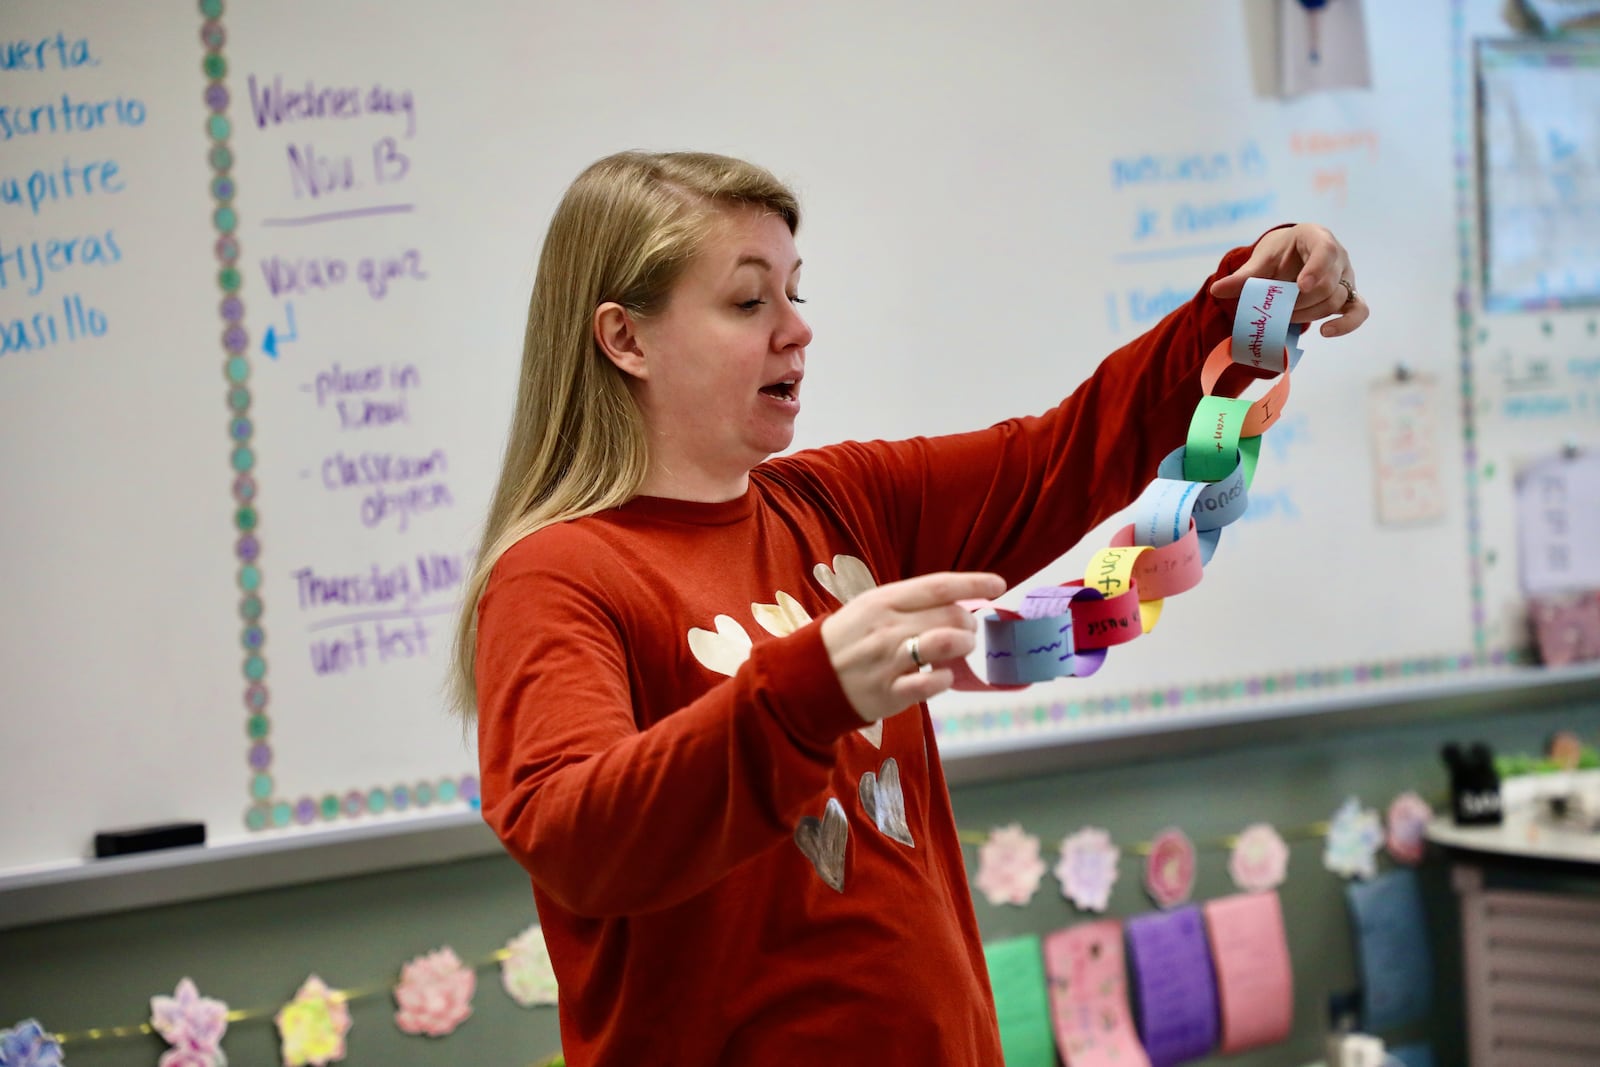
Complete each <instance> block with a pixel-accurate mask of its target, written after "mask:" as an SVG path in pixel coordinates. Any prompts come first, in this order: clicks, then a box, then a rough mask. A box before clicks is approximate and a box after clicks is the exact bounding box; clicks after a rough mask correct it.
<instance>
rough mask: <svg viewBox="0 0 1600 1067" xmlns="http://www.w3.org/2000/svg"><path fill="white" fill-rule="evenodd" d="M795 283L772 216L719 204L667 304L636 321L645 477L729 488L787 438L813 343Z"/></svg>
mask: <svg viewBox="0 0 1600 1067" xmlns="http://www.w3.org/2000/svg"><path fill="white" fill-rule="evenodd" d="M799 284H800V256H799V254H798V253H797V252H796V251H795V244H794V236H793V235H792V234H791V233H790V232H789V227H788V226H787V225H786V224H785V223H784V221H783V219H782V218H781V217H780V216H778V215H773V214H766V213H762V212H760V211H758V210H755V209H735V210H729V211H724V212H722V213H721V214H720V218H719V222H718V223H717V226H716V228H715V230H714V231H713V233H712V235H711V237H710V239H709V240H708V241H707V243H706V245H705V248H704V249H703V250H702V251H701V253H700V255H699V256H697V257H696V258H695V260H694V261H693V262H692V263H691V264H690V265H689V266H688V268H687V269H686V270H685V271H684V274H683V276H682V277H681V278H680V279H679V280H678V284H677V286H676V287H675V288H674V289H673V291H672V294H671V296H670V297H669V298H668V300H667V305H666V307H665V308H664V309H662V310H661V311H660V312H658V313H657V314H655V315H653V316H651V317H649V318H647V319H643V320H641V321H640V322H639V325H638V338H639V345H640V348H641V350H642V353H643V356H644V360H643V364H644V373H643V375H641V376H639V380H638V384H637V385H636V395H637V396H638V398H639V401H640V405H641V408H642V410H643V411H644V416H645V422H646V424H647V426H648V427H649V431H650V447H651V476H650V477H651V481H652V482H655V481H657V480H658V478H659V477H660V476H662V473H663V472H666V473H665V476H666V477H667V478H668V479H670V484H671V485H672V487H673V488H675V489H680V490H681V489H688V490H690V492H691V494H693V495H697V496H698V495H703V494H702V492H701V490H709V491H710V492H711V493H712V494H714V495H717V496H721V495H722V494H723V493H728V494H732V495H737V493H739V492H742V491H743V489H744V484H745V483H744V476H745V475H746V474H747V473H749V470H750V468H751V467H754V466H755V465H756V464H757V463H760V462H761V461H762V460H764V459H766V458H767V457H768V456H770V455H772V454H773V453H774V452H781V451H783V450H784V449H786V448H788V447H789V444H790V442H791V441H793V439H794V421H795V416H796V415H798V414H799V412H800V379H801V377H803V376H804V374H805V365H806V345H808V344H809V343H810V342H811V328H810V327H809V326H807V325H806V323H805V320H804V319H802V318H801V317H800V313H799V310H798V308H797V306H796V305H797V304H799V303H800V300H799V295H798V287H799ZM660 488H662V486H661V485H659V484H657V485H651V484H648V483H647V485H646V487H645V492H655V491H657V490H659V489H660Z"/></svg>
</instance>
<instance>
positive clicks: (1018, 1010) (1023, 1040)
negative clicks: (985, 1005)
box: [983, 935, 1058, 1067]
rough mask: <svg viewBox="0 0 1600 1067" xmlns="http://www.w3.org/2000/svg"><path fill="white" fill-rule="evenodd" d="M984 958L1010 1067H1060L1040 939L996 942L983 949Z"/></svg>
mask: <svg viewBox="0 0 1600 1067" xmlns="http://www.w3.org/2000/svg"><path fill="white" fill-rule="evenodd" d="M983 958H984V960H985V961H986V962H987V963H988V965H989V984H990V985H991V986H992V987H993V988H994V1008H995V1014H996V1015H998V1016H999V1018H1000V1047H1001V1049H1002V1051H1004V1053H1005V1058H1006V1067H1057V1062H1058V1061H1057V1060H1056V1045H1055V1041H1054V1039H1053V1038H1052V1037H1051V1036H1050V1000H1049V996H1048V994H1047V993H1046V992H1045V978H1044V956H1043V954H1042V951H1041V947H1040V944H1039V939H1038V938H1037V937H1034V936H1031V935H1030V936H1028V937H1016V938H1011V939H1009V940H1006V941H996V942H994V943H992V944H988V945H985V946H983Z"/></svg>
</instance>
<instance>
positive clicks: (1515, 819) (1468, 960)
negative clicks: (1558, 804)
mask: <svg viewBox="0 0 1600 1067" xmlns="http://www.w3.org/2000/svg"><path fill="white" fill-rule="evenodd" d="M1552 785H1553V783H1549V782H1542V783H1537V784H1534V785H1531V786H1530V785H1529V783H1525V782H1522V781H1520V780H1513V781H1511V782H1507V783H1506V786H1505V787H1504V788H1503V790H1502V795H1503V798H1504V804H1505V811H1504V821H1503V822H1502V823H1501V825H1499V826H1457V825H1455V823H1454V822H1453V821H1452V820H1451V819H1450V818H1449V817H1448V816H1446V817H1443V818H1437V819H1434V820H1433V821H1432V822H1431V823H1430V824H1429V825H1428V840H1430V841H1432V842H1434V843H1435V844H1437V845H1439V846H1441V847H1442V848H1444V849H1445V850H1446V852H1447V854H1448V856H1449V859H1450V863H1451V868H1452V870H1451V881H1452V884H1453V885H1454V887H1455V890H1456V894H1457V895H1458V896H1459V898H1460V902H1461V938H1462V962H1463V970H1464V972H1465V973H1464V979H1465V982H1464V984H1465V988H1466V998H1467V1003H1466V1009H1467V1039H1468V1040H1467V1047H1468V1054H1469V1062H1470V1063H1471V1065H1472V1067H1594V1065H1595V1064H1596V1063H1600V833H1589V832H1585V831H1582V830H1578V829H1570V828H1567V827H1563V826H1559V825H1556V824H1555V823H1554V822H1553V821H1551V820H1550V819H1549V818H1548V817H1546V816H1544V815H1542V814H1541V811H1542V808H1543V805H1542V803H1541V802H1540V801H1539V799H1538V797H1537V793H1538V792H1540V791H1541V790H1544V789H1548V788H1550V787H1551V786H1552ZM1505 881H1511V882H1513V883H1516V884H1517V885H1518V886H1519V888H1515V889H1510V888H1502V887H1501V886H1500V885H1499V883H1502V882H1505Z"/></svg>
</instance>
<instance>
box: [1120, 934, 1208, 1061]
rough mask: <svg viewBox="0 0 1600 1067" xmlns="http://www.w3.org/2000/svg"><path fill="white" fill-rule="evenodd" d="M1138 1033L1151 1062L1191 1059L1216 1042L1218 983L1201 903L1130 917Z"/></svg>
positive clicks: (1129, 953)
mask: <svg viewBox="0 0 1600 1067" xmlns="http://www.w3.org/2000/svg"><path fill="white" fill-rule="evenodd" d="M1127 931H1128V956H1129V959H1130V961H1131V963H1132V970H1133V988H1134V992H1135V994H1136V996H1137V998H1138V1005H1139V1007H1138V1017H1139V1036H1140V1038H1141V1039H1143V1041H1144V1048H1145V1052H1146V1053H1147V1054H1148V1055H1149V1057H1150V1063H1151V1067H1168V1065H1169V1064H1175V1063H1187V1062H1188V1061H1190V1060H1197V1059H1200V1058H1201V1057H1203V1056H1205V1055H1207V1054H1209V1053H1210V1052H1211V1050H1212V1048H1213V1047H1215V1046H1216V1043H1217V985H1216V979H1215V977H1214V976H1213V974H1212V971H1211V949H1210V946H1209V945H1207V944H1206V934H1205V927H1204V923H1203V922H1202V920H1201V917H1200V909H1199V908H1198V907H1196V906H1194V905H1192V904H1191V905H1189V906H1188V907H1183V908H1178V909H1177V910H1175V911H1168V912H1156V913H1152V914H1149V915H1141V916H1139V917H1138V918H1135V919H1129V920H1128V927H1127Z"/></svg>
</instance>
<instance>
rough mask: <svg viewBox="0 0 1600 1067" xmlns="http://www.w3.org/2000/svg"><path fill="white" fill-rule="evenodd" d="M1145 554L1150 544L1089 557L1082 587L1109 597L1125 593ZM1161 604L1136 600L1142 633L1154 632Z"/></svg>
mask: <svg viewBox="0 0 1600 1067" xmlns="http://www.w3.org/2000/svg"><path fill="white" fill-rule="evenodd" d="M1148 551H1150V546H1149V545H1128V546H1126V547H1122V548H1102V549H1101V550H1100V551H1098V552H1096V553H1095V554H1094V555H1092V556H1090V557H1089V565H1088V566H1087V567H1085V568H1084V569H1083V584H1084V585H1086V586H1088V587H1089V588H1090V589H1098V590H1100V592H1102V593H1104V594H1105V595H1106V596H1108V597H1113V596H1118V595H1120V594H1122V593H1126V592H1127V591H1128V590H1129V589H1131V588H1132V587H1133V567H1134V564H1136V563H1138V562H1139V557H1140V556H1142V555H1144V554H1145V553H1146V552H1148ZM1161 604H1162V602H1161V601H1160V600H1141V601H1139V625H1140V626H1141V627H1142V628H1143V630H1144V632H1145V633H1149V632H1150V631H1151V630H1153V629H1155V626H1156V623H1157V622H1158V621H1159V620H1160V619H1161Z"/></svg>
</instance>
